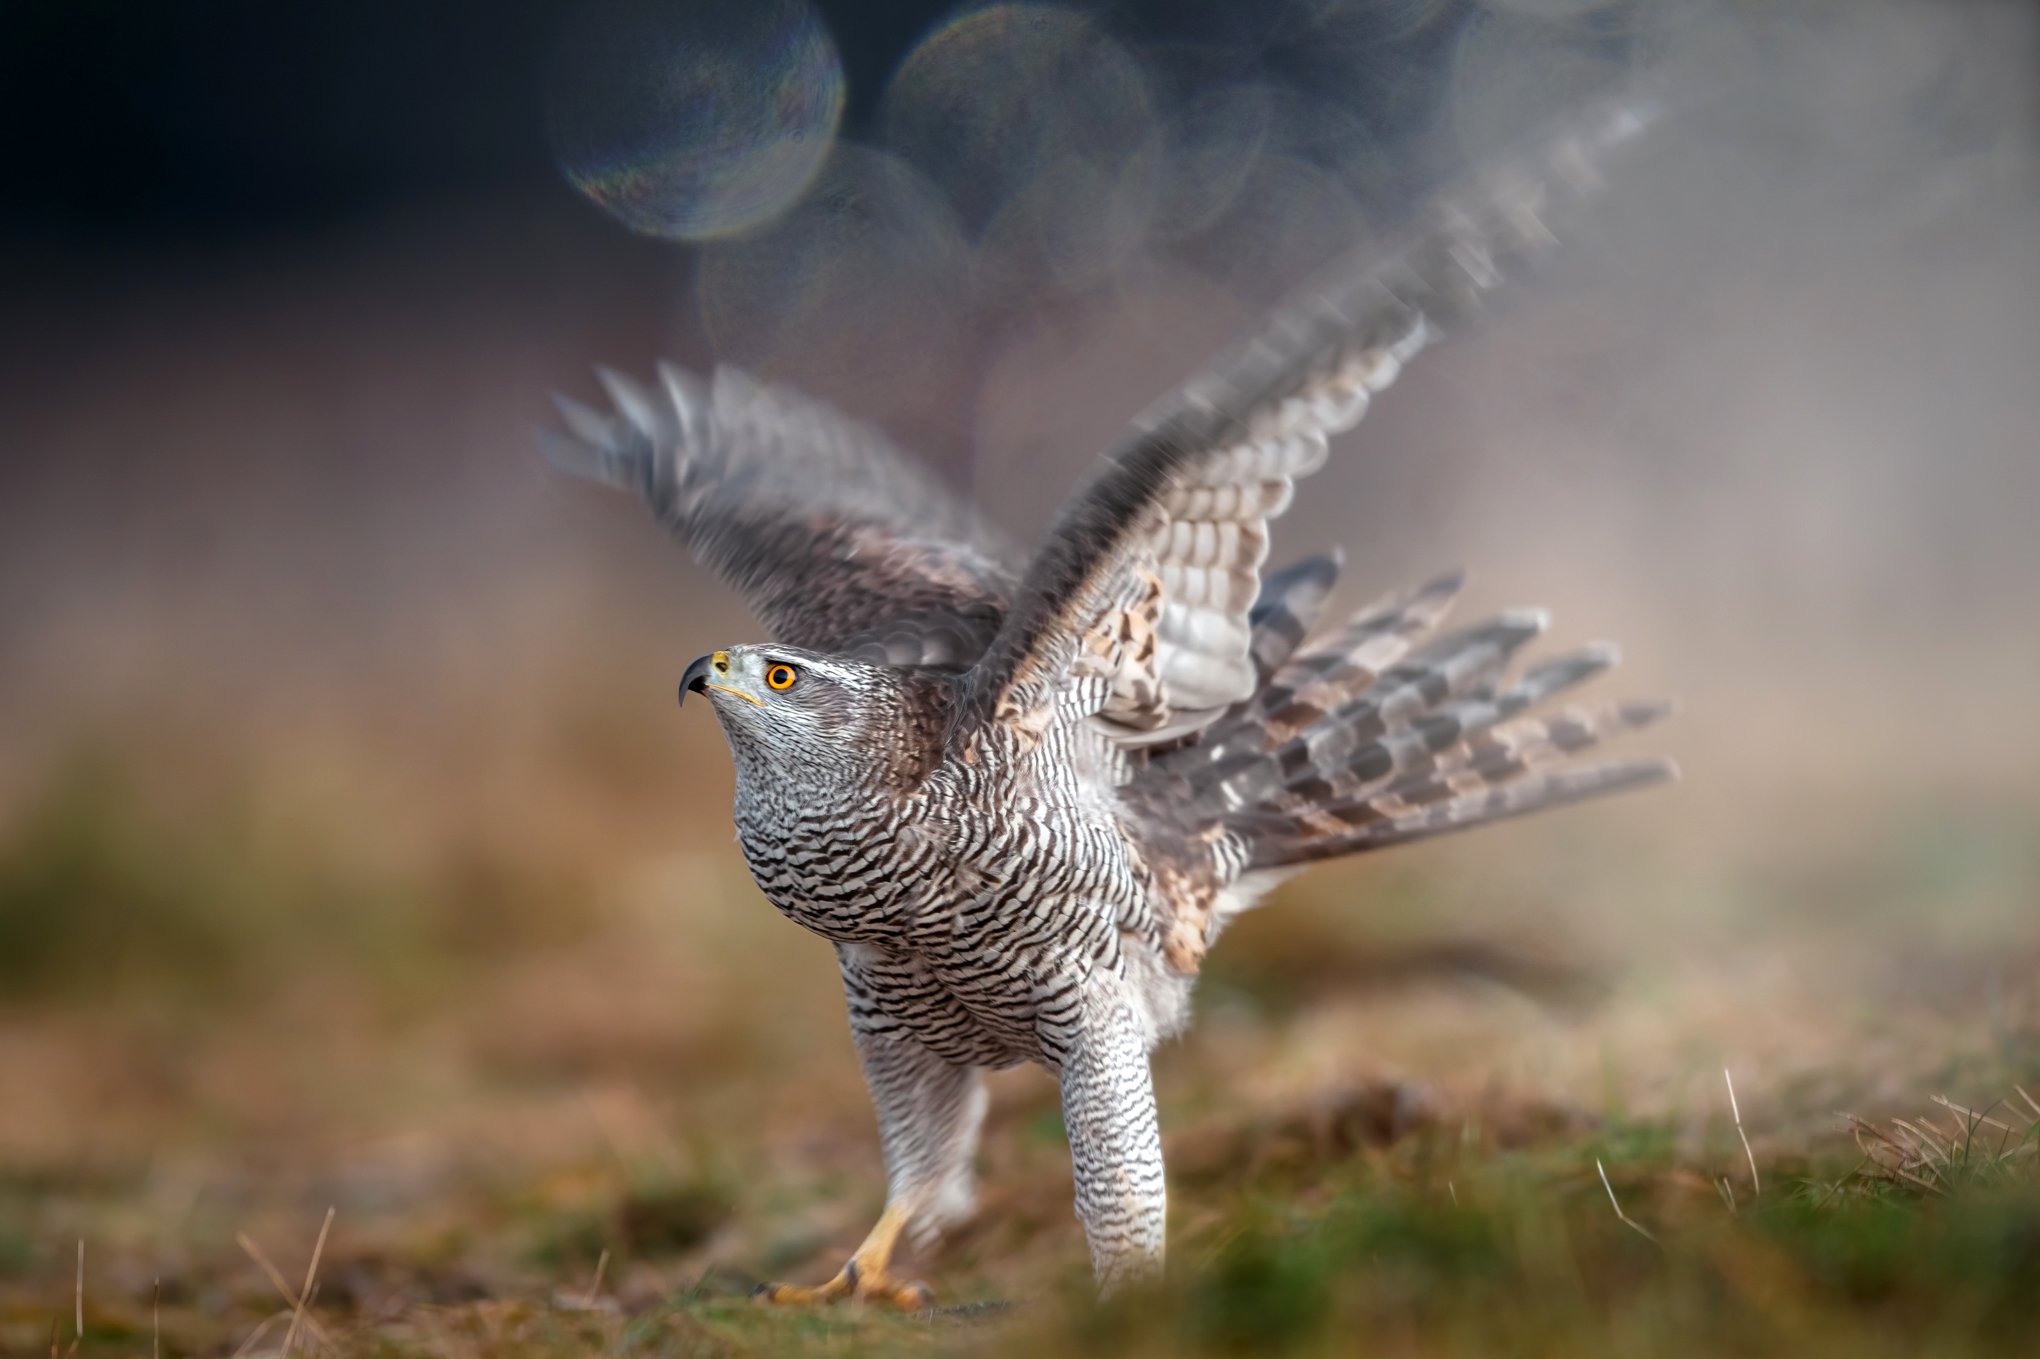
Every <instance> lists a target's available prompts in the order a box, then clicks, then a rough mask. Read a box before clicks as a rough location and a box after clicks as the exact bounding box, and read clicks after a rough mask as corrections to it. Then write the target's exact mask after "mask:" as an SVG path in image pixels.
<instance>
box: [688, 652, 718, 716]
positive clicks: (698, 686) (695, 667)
mask: <svg viewBox="0 0 2040 1359" xmlns="http://www.w3.org/2000/svg"><path fill="white" fill-rule="evenodd" d="M717 654H719V653H717ZM714 667H715V655H714V654H711V655H707V656H703V657H701V658H699V659H698V660H696V661H694V662H693V663H692V664H690V665H689V666H688V667H687V671H686V673H685V674H683V675H681V676H680V705H681V706H682V707H685V706H686V705H687V695H689V694H700V693H706V692H707V691H708V677H709V676H710V675H713V674H714V673H715V668H714Z"/></svg>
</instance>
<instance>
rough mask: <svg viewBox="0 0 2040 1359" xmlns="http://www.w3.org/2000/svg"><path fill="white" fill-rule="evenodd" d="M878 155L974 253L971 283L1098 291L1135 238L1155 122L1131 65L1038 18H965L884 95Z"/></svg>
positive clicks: (1018, 10)
mask: <svg viewBox="0 0 2040 1359" xmlns="http://www.w3.org/2000/svg"><path fill="white" fill-rule="evenodd" d="M881 123H882V126H883V130H884V135H885V139H886V142H887V144H888V145H889V146H890V147H891V148H892V149H894V150H896V151H898V152H899V153H900V154H901V155H903V156H905V157H906V158H907V159H909V160H911V161H912V162H913V163H914V164H915V165H917V166H919V167H920V168H921V169H922V170H923V171H925V172H926V173H927V174H928V176H929V177H930V178H931V179H933V180H934V181H935V183H936V184H938V185H940V186H941V188H942V189H943V191H944V192H946V193H947V194H949V196H950V198H951V200H952V201H953V202H954V203H955V204H956V207H957V211H958V213H959V215H960V216H961V217H962V219H963V221H964V223H965V225H966V227H967V229H968V230H970V231H971V232H973V233H974V234H976V235H977V236H978V237H979V238H980V240H981V241H982V243H983V245H982V254H981V258H980V261H979V264H980V280H979V281H980V283H981V284H988V285H990V286H991V287H993V288H994V289H995V290H996V289H998V288H999V287H1000V286H1001V284H1002V283H1006V282H1014V281H1019V280H1028V281H1032V280H1033V279H1035V278H1046V279H1049V280H1051V281H1054V282H1058V283H1061V284H1065V285H1071V284H1077V283H1083V282H1091V281H1095V280H1096V279H1097V278H1098V277H1100V276H1101V275H1102V274H1103V273H1105V272H1106V271H1108V270H1110V269H1111V268H1112V267H1113V266H1115V265H1116V264H1117V263H1119V262H1120V261H1122V260H1123V259H1124V258H1125V257H1126V256H1127V255H1128V253H1129V252H1131V251H1132V250H1133V249H1134V248H1136V247H1137V246H1138V245H1139V244H1140V242H1141V240H1142V239H1143V237H1144V234H1145V231H1146V228H1147V225H1148V221H1149V218H1150V216H1151V214H1152V212H1153V210H1154V200H1155V195H1156V188H1157V182H1158V179H1159V173H1158V171H1159V166H1160V160H1161V150H1162V135H1161V127H1160V121H1159V119H1158V117H1157V115H1156V112H1155V109H1154V105H1153V101H1152V100H1151V98H1150V95H1149V90H1148V86H1147V80H1146V77H1145V75H1144V73H1143V71H1142V69H1141V65H1140V63H1139V62H1138V61H1137V60H1136V59H1135V58H1134V57H1133V55H1132V54H1131V53H1129V52H1128V51H1127V50H1126V49H1125V48H1124V47H1122V46H1121V45H1120V44H1119V43H1118V42H1116V41H1115V40H1113V38H1112V37H1110V36H1109V35H1108V34H1106V33H1105V32H1104V31H1103V30H1101V29H1100V28H1099V27H1098V26H1097V25H1096V24H1095V23H1093V22H1092V21H1091V20H1089V19H1087V18H1085V17H1084V16H1082V15H1080V14H1075V13H1072V12H1070V11H1068V10H1063V9H1056V8H1052V7H1049V6H1045V5H1026V4H1001V5H992V6H989V7H987V8H984V9H977V10H973V11H971V12H969V13H966V14H964V15H962V16H960V17H958V18H956V19H954V20H952V21H950V22H949V23H948V24H945V25H943V26H942V27H940V28H938V29H936V30H935V32H933V33H932V34H930V35H929V36H928V37H927V38H926V39H925V40H923V41H922V43H921V45H920V46H919V47H917V48H916V49H915V50H914V52H913V54H912V55H911V56H909V57H908V58H907V60H906V61H905V62H904V63H903V64H902V65H901V67H900V69H899V71H898V73H897V74H896V75H895V76H894V77H893V81H892V84H891V85H890V86H889V87H888V89H887V90H886V94H885V99H884V103H883V107H882V110H881Z"/></svg>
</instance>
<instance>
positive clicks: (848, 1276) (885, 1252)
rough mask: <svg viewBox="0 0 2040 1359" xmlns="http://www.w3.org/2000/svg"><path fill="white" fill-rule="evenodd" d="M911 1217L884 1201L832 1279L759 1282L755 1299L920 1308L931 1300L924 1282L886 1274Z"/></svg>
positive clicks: (788, 1303) (797, 1304)
mask: <svg viewBox="0 0 2040 1359" xmlns="http://www.w3.org/2000/svg"><path fill="white" fill-rule="evenodd" d="M912 1218H913V1210H912V1209H911V1208H910V1207H909V1206H908V1205H906V1204H903V1203H900V1202H898V1201H894V1202H891V1203H888V1204H887V1205H886V1208H885V1211H884V1212H883V1213H881V1214H880V1215H879V1218H878V1225H877V1226H875V1227H873V1228H872V1229H871V1231H870V1233H869V1234H868V1235H867V1236H866V1237H865V1238H864V1244H863V1245H861V1246H859V1247H858V1248H857V1253H856V1254H854V1255H852V1256H851V1257H850V1259H849V1261H848V1262H847V1263H845V1264H844V1266H843V1268H841V1269H840V1270H837V1271H836V1277H835V1278H833V1279H830V1280H829V1281H828V1282H827V1283H825V1284H819V1285H816V1286H815V1287H813V1288H805V1287H802V1286H801V1285H799V1284H783V1283H773V1284H763V1285H761V1286H760V1287H759V1289H758V1294H757V1296H758V1298H759V1300H760V1301H762V1302H769V1303H776V1304H780V1305H783V1306H794V1307H800V1306H808V1307H812V1306H815V1305H817V1304H820V1303H827V1302H838V1301H841V1300H843V1299H846V1298H854V1299H856V1300H858V1301H860V1302H883V1303H889V1304H891V1305H892V1306H895V1307H898V1308H900V1309H902V1310H904V1311H909V1312H918V1311H921V1310H922V1309H924V1308H926V1307H928V1306H929V1305H930V1304H931V1303H933V1302H934V1300H935V1298H934V1294H933V1293H932V1292H930V1291H929V1288H928V1285H926V1284H924V1283H915V1282H910V1283H900V1282H897V1281H895V1280H894V1279H893V1277H892V1276H891V1275H890V1274H889V1273H887V1268H888V1267H889V1266H890V1265H891V1264H892V1256H893V1250H894V1248H895V1247H897V1246H898V1245H899V1240H900V1234H901V1233H902V1232H903V1231H905V1230H906V1227H907V1223H908V1222H909V1221H911V1220H912Z"/></svg>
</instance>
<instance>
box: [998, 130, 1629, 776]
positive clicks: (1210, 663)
mask: <svg viewBox="0 0 2040 1359" xmlns="http://www.w3.org/2000/svg"><path fill="white" fill-rule="evenodd" d="M1655 115H1656V109H1655V105H1654V104H1652V103H1651V102H1650V101H1648V100H1647V99H1645V98H1643V97H1641V96H1638V95H1635V94H1627V95H1624V96H1622V97H1619V98H1617V99H1614V100H1610V101H1606V102H1604V103H1603V104H1601V105H1598V106H1596V107H1595V108H1594V109H1593V110H1591V111H1590V112H1589V113H1588V114H1586V115H1585V116H1583V117H1580V118H1578V119H1575V120H1574V121H1572V122H1571V123H1569V124H1568V125H1567V126H1566V127H1565V128H1563V129H1562V130H1561V131H1560V132H1559V133H1557V134H1556V135H1554V136H1549V137H1547V138H1545V139H1544V140H1543V141H1542V142H1541V143H1540V144H1538V145H1537V146H1536V147H1535V148H1534V149H1533V150H1532V151H1531V152H1529V153H1528V154H1527V155H1525V156H1522V157H1519V158H1517V159H1515V160H1512V161H1509V162H1505V163H1503V164H1501V165H1499V166H1497V167H1495V168H1493V169H1492V170H1490V171H1489V172H1487V173H1485V174H1483V175H1480V176H1479V177H1477V178H1476V179H1475V180H1474V181H1473V182H1472V183H1471V184H1469V185H1468V186H1466V187H1465V188H1463V189H1462V190H1461V191H1459V192H1456V193H1454V194H1451V195H1449V196H1447V197H1445V198H1443V199H1442V200H1440V201H1439V202H1437V203H1435V204H1433V205H1432V207H1431V209H1430V211H1429V212H1428V213H1427V214H1426V216H1425V225H1424V226H1423V227H1422V228H1421V229H1420V230H1419V231H1418V232H1417V233H1416V235H1415V236H1414V237H1413V238H1412V239H1411V240H1410V242H1409V243H1408V244H1407V245H1406V246H1405V248H1403V249H1402V250H1400V251H1398V252H1396V253H1393V254H1391V255H1389V256H1387V257H1386V258H1380V257H1376V256H1372V255H1365V256H1363V255H1358V254H1356V255H1353V256H1349V257H1347V258H1345V259H1342V260H1340V261H1338V262H1336V263H1335V264H1334V265H1333V266H1332V267H1331V268H1330V269H1329V270H1327V271H1326V273H1325V274H1324V275H1323V276H1322V277H1321V278H1319V279H1318V280H1317V281H1315V282H1314V283H1312V284H1311V285H1310V286H1308V287H1306V288H1304V289H1302V290H1301V291H1299V292H1298V293H1297V294H1296V295H1295V296H1293V297H1292V298H1291V299H1290V300H1289V301H1287V302H1286V303H1284V304H1283V305H1282V306H1281V307H1279V308H1278V309H1277V310H1276V311H1275V313H1274V314H1273V316H1272V317H1271V318H1270V319H1269V321H1268V322H1267V323H1266V324H1265V325H1264V326H1263V327H1262V328H1261V329H1260V330H1259V331H1258V332H1256V333H1254V334H1252V335H1250V336H1248V337H1247V338H1246V339H1245V340H1244V341H1242V342H1241V343H1239V344H1238V345H1236V346H1235V347H1234V348H1233V349H1231V350H1230V351H1228V352H1226V353H1225V354H1223V355H1221V356H1220V357H1219V358H1218V359H1217V360H1216V361H1215V362H1214V363H1212V364H1211V365H1210V367H1208V368H1207V369H1206V370H1205V371H1204V372H1203V373H1202V374H1201V375H1200V376H1198V377H1197V378H1195V379H1194V380H1192V381H1191V382H1189V383H1188V384H1186V385H1185V386H1184V387H1183V388H1181V389H1180V390H1179V391H1178V392H1176V393H1175V394H1174V395H1173V396H1171V397H1169V398H1167V399H1166V400H1164V401H1163V402H1161V403H1160V404H1159V405H1157V406H1156V407H1154V408H1153V409H1151V410H1150V411H1149V412H1148V413H1147V414H1146V415H1144V416H1143V417H1141V418H1140V419H1139V420H1137V421H1136V422H1135V424H1134V427H1133V429H1132V431H1131V432H1130V433H1129V434H1128V436H1127V437H1126V439H1125V440H1124V441H1122V443H1121V444H1120V445H1119V446H1118V447H1117V448H1116V449H1114V450H1112V451H1111V452H1110V453H1109V454H1108V456H1107V457H1106V458H1105V459H1104V461H1103V463H1102V465H1101V466H1100V467H1099V468H1098V469H1097V471H1096V472H1094V473H1093V474H1092V476H1091V477H1090V478H1089V479H1088V480H1087V481H1086V482H1085V484H1084V485H1083V486H1082V487H1081V488H1080V489H1079V491H1078V492H1077V494H1076V495H1075V496H1073V497H1072V498H1071V499H1070V500H1069V501H1068V502H1066V503H1065V505H1064V507H1063V509H1062V510H1061V512H1060V513H1059V514H1058V515H1057V517H1056V519H1055V521H1054V523H1053V524H1052V525H1051V526H1050V529H1049V532H1048V535H1047V537H1046V539H1045V540H1044V543H1043V545H1042V547H1041V548H1040V550H1039V551H1038V552H1037V554H1036V556H1035V558H1034V561H1033V563H1032V565H1031V566H1030V568H1029V570H1028V573H1027V575H1026V576H1025V578H1024V579H1023V580H1022V582H1021V585H1020V588H1019V593H1018V594H1017V596H1015V602H1014V605H1013V608H1012V610H1011V612H1010V613H1008V615H1007V616H1006V619H1005V622H1004V623H1003V625H1002V626H1001V628H1000V631H999V633H998V635H997V637H996V638H994V639H993V641H992V643H991V645H990V648H989V650H988V651H987V653H986V655H985V656H984V658H983V659H982V660H981V661H980V662H979V663H978V665H977V666H976V667H975V669H974V670H973V671H972V674H971V677H970V682H969V693H970V695H971V699H972V702H971V704H970V705H969V707H968V709H967V711H968V712H969V714H970V715H971V716H972V717H973V718H974V719H975V720H976V721H980V722H1015V723H1020V724H1021V725H1022V726H1023V727H1034V728H1037V729H1038V723H1039V720H1040V719H1039V717H1038V715H1037V714H1038V712H1039V710H1040V709H1041V708H1042V707H1044V706H1045V705H1047V704H1049V703H1051V702H1053V701H1054V699H1055V696H1056V694H1057V693H1058V692H1059V690H1060V687H1061V686H1062V685H1063V684H1064V683H1065V681H1066V680H1067V679H1068V678H1069V677H1070V676H1071V674H1072V670H1071V667H1072V666H1073V664H1075V662H1076V660H1077V658H1078V656H1079V655H1080V654H1086V653H1087V652H1088V653H1091V654H1102V655H1105V656H1106V659H1107V663H1108V665H1109V666H1113V667H1116V668H1115V669H1113V670H1112V672H1111V674H1110V675H1109V684H1108V685H1107V686H1106V687H1105V697H1104V698H1103V700H1102V703H1101V704H1100V705H1099V706H1098V708H1097V709H1096V711H1095V712H1094V713H1093V714H1092V718H1093V720H1094V721H1095V722H1097V723H1099V724H1100V725H1102V726H1103V727H1104V728H1105V729H1106V730H1107V731H1108V732H1109V733H1111V734H1112V735H1113V736H1114V738H1115V739H1117V740H1119V741H1121V742H1122V743H1123V744H1127V745H1143V744H1150V743H1152V742H1154V741H1155V740H1157V739H1158V737H1159V736H1161V735H1164V734H1166V735H1169V736H1175V735H1180V734H1182V733H1184V732H1187V731H1193V730H1196V729H1197V728H1198V727H1200V726H1202V725H1204V724H1205V723H1208V722H1209V721H1211V720H1212V719H1214V718H1216V717H1217V716H1218V715H1219V714H1221V713H1222V712H1224V711H1225V710H1226V709H1227V708H1228V707H1230V706H1231V705H1233V704H1235V703H1238V702H1240V701H1241V700H1243V699H1245V698H1246V697H1248V696H1249V695H1250V694H1251V692H1252V690H1253V685H1254V676H1255V669H1254V663H1253V658H1252V656H1251V654H1250V638H1251V630H1250V628H1249V625H1248V610H1249V609H1250V608H1251V606H1252V604H1253V601H1254V599H1255V598H1256V596H1257V594H1258V592H1259V582H1260V568H1261V564H1262V562H1263V560H1264V559H1265V558H1266V555H1267V551H1268V542H1269V523H1270V521H1271V520H1272V519H1274V518H1275V517H1276V516H1277V515H1279V514H1281V513H1282V511H1283V510H1284V509H1286V508H1287V507H1288V505H1289V503H1290V500H1291V498H1292V496H1293V494H1294V486H1295V482H1296V481H1297V479H1299V478H1301V477H1304V476H1308V475H1309V474H1310V473H1312V472H1315V471H1316V470H1317V469H1318V468H1319V467H1321V466H1322V465H1323V464H1324V462H1325V460H1326V457H1327V450H1328V441H1329V440H1330V438H1331V437H1332V436H1334V435H1336V434H1338V433H1341V432H1343V431H1344V430H1346V429H1349V428H1351V427H1352V426H1353V425H1354V424H1355V423H1356V422H1357V421H1359V420H1360V418H1361V417H1362V416H1363V415H1365V413H1366V411H1367V408H1368V406H1369V404H1370V403H1371V401H1372V399H1373V397H1374V396H1375V395H1377V394H1378V393H1380V392H1381V391H1382V390H1384V389H1385V388H1387V387H1388V386H1389V384H1391V383H1392V382H1394V380H1395V378H1396V377H1397V375H1398V374H1399V373H1400V372H1401V370H1402V367H1403V365H1404V364H1405V363H1406V362H1407V361H1408V360H1409V358H1410V357H1411V356H1413V355H1414V354H1415V353H1416V352H1417V351H1418V350H1420V349H1422V348H1423V347H1424V346H1425V345H1426V344H1428V343H1430V342H1431V341H1432V340H1433V339H1434V338H1436V337H1437V336H1439V335H1440V334H1442V333H1443V332H1444V331H1445V330H1447V329H1448V328H1450V327H1451V326H1452V325H1453V324H1454V323H1456V322H1457V321H1458V320H1459V319H1460V318H1462V317H1463V316H1465V315H1466V314H1467V313H1468V312H1469V311H1470V310H1472V309H1473V307H1474V306H1475V304H1477V303H1478V302H1479V300H1480V299H1481V298H1482V297H1483V296H1484V295H1485V294H1486V293H1487V292H1488V291H1489V290H1490V289H1491V288H1493V287H1494V286H1496V284H1497V282H1498V280H1499V278H1500V271H1501V270H1502V269H1503V268H1505V267H1508V266H1511V265H1513V264H1515V263H1516V262H1518V261H1520V260H1523V259H1525V258H1527V257H1529V256H1533V255H1535V254H1538V253H1540V252H1541V251H1542V250H1543V249H1544V248H1545V247H1546V246H1547V245H1549V244H1550V243H1551V242H1552V240H1553V239H1554V234H1553V231H1552V227H1551V223H1552V222H1554V221H1555V220H1557V219H1559V218H1561V217H1562V216H1563V215H1564V212H1565V210H1566V209H1567V208H1569V207H1571V206H1573V205H1574V204H1576V203H1577V202H1578V201H1579V200H1581V199H1583V198H1585V197H1587V196H1588V195H1590V194H1591V193H1592V192H1593V191H1594V190H1595V189H1596V188H1597V187H1598V185H1599V183H1600V170H1601V167H1602V166H1603V165H1604V164H1606V163H1607V162H1608V161H1609V160H1610V159H1611V158H1612V157H1613V156H1614V155H1615V154H1616V153H1617V152H1618V151H1620V150H1622V149H1625V148H1626V147H1627V146H1629V145H1630V144H1632V143H1634V142H1635V141H1637V140H1638V139H1639V137H1640V135H1641V134H1642V132H1643V131H1644V130H1645V129H1646V128H1647V127H1648V126H1649V125H1650V124H1651V123H1652V122H1653V121H1654V119H1655ZM1153 581H1159V582H1160V589H1161V596H1162V597H1161V600H1160V601H1159V605H1160V606H1159V608H1156V607H1155V601H1154V600H1153V599H1152V598H1151V596H1152V593H1153V590H1152V586H1151V584H1150V582H1153ZM1130 610H1141V611H1144V612H1148V613H1152V614H1153V616H1154V618H1155V626H1154V632H1155V645H1153V646H1151V647H1146V648H1142V649H1134V648H1128V647H1120V648H1118V649H1116V650H1113V649H1111V648H1106V649H1105V650H1103V651H1101V649H1100V647H1099V646H1098V645H1097V644H1096V642H1095V640H1093V639H1095V638H1096V637H1098V636H1100V635H1103V636H1106V637H1108V638H1109V637H1113V636H1119V635H1124V634H1125V633H1126V631H1127V629H1126V627H1125V626H1124V624H1123V622H1122V621H1121V620H1122V618H1123V616H1124V615H1125V614H1126V613H1127V612H1128V611H1130ZM1085 673H1086V674H1091V673H1094V669H1093V667H1092V666H1091V665H1090V664H1088V663H1087V665H1086V668H1085Z"/></svg>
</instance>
